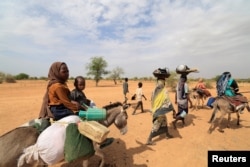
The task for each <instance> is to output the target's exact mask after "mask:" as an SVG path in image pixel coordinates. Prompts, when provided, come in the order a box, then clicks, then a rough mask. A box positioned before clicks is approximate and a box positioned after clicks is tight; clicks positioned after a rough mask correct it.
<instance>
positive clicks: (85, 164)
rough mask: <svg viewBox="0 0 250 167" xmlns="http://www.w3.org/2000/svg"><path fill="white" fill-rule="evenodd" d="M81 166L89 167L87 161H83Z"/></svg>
mask: <svg viewBox="0 0 250 167" xmlns="http://www.w3.org/2000/svg"><path fill="white" fill-rule="evenodd" d="M82 166H83V167H88V166H89V160H88V159H85V160H83V162H82Z"/></svg>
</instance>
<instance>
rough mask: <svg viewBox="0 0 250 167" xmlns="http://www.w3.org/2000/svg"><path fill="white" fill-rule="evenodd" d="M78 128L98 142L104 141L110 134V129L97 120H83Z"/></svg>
mask: <svg viewBox="0 0 250 167" xmlns="http://www.w3.org/2000/svg"><path fill="white" fill-rule="evenodd" d="M78 130H79V132H80V133H81V134H83V135H84V136H86V137H88V138H90V139H91V140H93V141H96V142H97V143H101V142H103V141H104V140H105V139H106V138H107V136H108V134H109V129H108V128H107V127H105V126H103V125H102V124H100V123H98V122H96V121H82V122H80V123H79V124H78Z"/></svg>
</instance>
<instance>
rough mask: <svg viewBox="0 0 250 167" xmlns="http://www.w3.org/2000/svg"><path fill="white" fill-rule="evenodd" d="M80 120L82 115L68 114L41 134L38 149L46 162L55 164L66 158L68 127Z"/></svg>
mask: <svg viewBox="0 0 250 167" xmlns="http://www.w3.org/2000/svg"><path fill="white" fill-rule="evenodd" d="M80 121H81V119H80V117H78V116H76V115H72V116H67V117H65V118H62V119H60V120H59V121H57V122H55V123H53V124H52V125H51V126H49V127H48V128H46V129H45V130H44V131H43V132H42V133H41V134H40V136H39V137H38V139H37V143H36V145H37V148H36V149H37V151H38V153H39V156H40V157H41V158H42V160H43V161H44V162H46V163H47V164H48V165H53V164H55V163H58V162H59V161H61V160H63V159H64V142H65V139H66V128H67V126H68V124H69V123H78V122H80Z"/></svg>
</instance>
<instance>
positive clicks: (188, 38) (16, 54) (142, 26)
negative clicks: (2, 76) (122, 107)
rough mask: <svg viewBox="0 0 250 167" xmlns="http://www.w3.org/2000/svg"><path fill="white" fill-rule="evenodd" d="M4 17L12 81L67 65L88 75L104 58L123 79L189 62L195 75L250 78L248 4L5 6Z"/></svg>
mask: <svg viewBox="0 0 250 167" xmlns="http://www.w3.org/2000/svg"><path fill="white" fill-rule="evenodd" d="M0 19H1V22H0V27H1V28H0V71H1V72H5V73H9V74H13V75H16V74H18V73H21V72H23V73H27V74H29V75H30V76H37V77H39V76H47V74H48V69H49V67H50V65H51V64H52V63H53V62H54V61H64V62H66V63H67V64H68V66H69V69H70V76H73V77H74V76H77V75H83V76H86V73H87V71H86V65H87V64H88V63H89V62H90V60H91V58H92V57H96V56H98V57H99V56H101V57H103V58H104V59H105V60H106V61H107V62H108V68H107V70H112V69H114V68H116V67H121V68H123V70H124V72H125V74H124V75H123V77H135V76H137V77H144V76H145V77H147V76H152V72H153V70H154V69H157V68H159V67H160V68H164V67H167V68H169V69H170V71H174V70H175V68H176V67H177V65H179V64H186V65H188V66H189V67H191V68H198V69H199V71H200V72H199V73H194V74H191V75H192V76H193V77H204V78H211V77H215V76H217V75H219V74H221V73H222V72H224V71H230V72H231V73H232V75H233V76H234V77H235V78H250V75H249V72H248V71H247V68H248V64H249V62H250V56H249V53H250V1H249V0H237V1H232V0H220V1H217V0H154V1H153V0H139V1H134V0H115V1H112V0H71V1H67V0H60V1H59V0H37V1H32V0H24V1H18V0H11V1H9V0H2V1H1V2H0Z"/></svg>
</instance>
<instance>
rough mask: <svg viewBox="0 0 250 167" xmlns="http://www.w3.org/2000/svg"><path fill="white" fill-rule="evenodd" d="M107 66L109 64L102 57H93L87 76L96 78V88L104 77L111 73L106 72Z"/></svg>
mask: <svg viewBox="0 0 250 167" xmlns="http://www.w3.org/2000/svg"><path fill="white" fill-rule="evenodd" d="M107 66H108V63H107V62H106V61H105V60H104V59H103V58H102V57H92V58H91V62H90V63H89V64H87V70H88V72H87V75H88V76H90V75H92V76H94V80H95V82H96V86H98V82H99V81H100V80H101V79H102V75H107V74H108V73H109V72H108V71H106V70H105V69H106V67H107Z"/></svg>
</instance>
